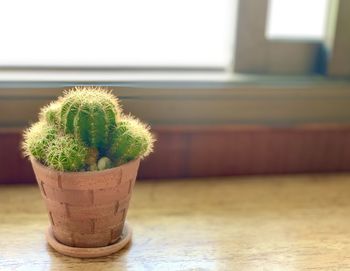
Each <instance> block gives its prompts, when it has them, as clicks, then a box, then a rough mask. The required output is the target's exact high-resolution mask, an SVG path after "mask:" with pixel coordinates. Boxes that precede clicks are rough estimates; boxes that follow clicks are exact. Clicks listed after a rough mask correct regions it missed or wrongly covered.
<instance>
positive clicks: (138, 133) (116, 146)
mask: <svg viewBox="0 0 350 271" xmlns="http://www.w3.org/2000/svg"><path fill="white" fill-rule="evenodd" d="M153 141H154V139H153V137H152V135H151V133H150V131H149V127H148V126H147V125H145V124H143V123H141V122H140V121H139V120H138V119H136V118H134V117H132V116H126V117H123V118H122V119H121V120H120V122H119V123H118V125H117V126H116V127H115V129H114V131H113V132H112V136H111V146H110V148H109V156H110V157H111V158H112V159H113V160H114V161H116V163H117V164H118V165H121V164H124V163H126V162H129V161H131V160H133V159H134V157H141V158H143V157H145V156H147V155H148V154H149V153H151V152H152V147H153Z"/></svg>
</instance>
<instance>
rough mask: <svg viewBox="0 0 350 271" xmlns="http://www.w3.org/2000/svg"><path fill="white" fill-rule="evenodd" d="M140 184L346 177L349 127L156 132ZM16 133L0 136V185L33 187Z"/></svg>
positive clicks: (160, 129)
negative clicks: (174, 180) (219, 178)
mask: <svg viewBox="0 0 350 271" xmlns="http://www.w3.org/2000/svg"><path fill="white" fill-rule="evenodd" d="M153 130H154V131H155V133H156V136H157V138H158V141H157V143H156V146H155V152H154V154H152V155H151V156H150V157H149V158H147V159H146V160H145V161H143V162H142V163H141V168H140V172H139V178H140V179H163V178H186V177H214V176H230V175H245V174H286V173H312V172H315V173H316V172H317V173H322V172H344V171H350V126H349V125H307V126H297V127H289V128H273V127H267V126H238V125H227V126H162V127H161V126H158V127H154V129H153ZM20 140H21V135H20V133H19V132H7V133H5V132H3V133H0V150H1V151H0V183H33V182H34V181H35V180H34V175H33V172H32V169H31V166H30V164H29V162H28V161H27V160H26V159H24V158H22V156H21V153H20V149H19V142H20Z"/></svg>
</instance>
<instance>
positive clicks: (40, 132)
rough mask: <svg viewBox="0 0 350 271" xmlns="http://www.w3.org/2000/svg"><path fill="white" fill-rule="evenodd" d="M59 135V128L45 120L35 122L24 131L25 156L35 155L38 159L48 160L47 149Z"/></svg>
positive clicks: (23, 145) (23, 147)
mask: <svg viewBox="0 0 350 271" xmlns="http://www.w3.org/2000/svg"><path fill="white" fill-rule="evenodd" d="M56 137H57V129H56V128H54V127H53V126H51V125H48V124H47V123H46V122H45V121H39V122H37V123H34V124H33V125H32V126H31V127H30V128H28V129H27V130H25V131H24V141H23V143H22V149H23V153H24V155H25V156H30V155H32V156H34V157H35V158H36V159H37V160H38V161H40V162H44V161H45V160H46V151H47V148H48V146H49V145H50V144H51V141H52V140H54V139H55V138H56Z"/></svg>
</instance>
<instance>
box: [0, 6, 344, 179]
mask: <svg viewBox="0 0 350 271" xmlns="http://www.w3.org/2000/svg"><path fill="white" fill-rule="evenodd" d="M0 14H1V15H0V37H1V43H0V183H34V182H35V179H34V175H33V172H32V169H31V166H30V164H29V162H28V161H26V159H23V158H22V156H21V152H20V147H19V145H20V141H21V134H22V131H23V129H24V128H25V127H27V126H28V125H29V124H30V123H32V122H34V121H36V119H37V113H38V111H39V108H40V107H42V106H43V105H45V104H48V103H49V102H50V101H51V100H53V99H55V98H56V97H57V96H59V95H60V94H61V93H62V91H63V90H64V89H68V88H70V87H72V86H76V85H100V86H105V87H108V88H109V89H111V90H112V91H113V92H114V93H115V94H116V95H118V96H119V98H120V99H121V102H122V104H123V105H124V109H125V110H126V111H130V112H133V114H134V115H136V116H137V117H139V118H140V119H142V120H143V121H146V122H149V123H150V124H151V125H152V127H153V131H154V133H155V134H156V135H157V138H158V142H157V144H156V148H155V153H154V154H153V155H151V157H149V158H147V159H146V160H145V162H144V163H143V164H142V165H141V170H140V178H142V179H159V178H187V177H213V176H232V175H248V174H290V173H307V172H315V173H321V172H342V171H349V170H350V125H349V123H350V51H349V48H350V17H349V16H348V14H350V1H348V0H308V1H302V0H186V1H185V0H177V1H170V0H149V1H140V0H129V1H115V0H114V1H112V0H100V1H92V0H91V1H90V0H88V1H87V0H85V1H82V0H76V1H68V0H61V1H47V0H45V1H44V0H33V1H22V0H11V1H9V0H5V1H1V3H0Z"/></svg>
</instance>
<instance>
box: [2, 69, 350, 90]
mask: <svg viewBox="0 0 350 271" xmlns="http://www.w3.org/2000/svg"><path fill="white" fill-rule="evenodd" d="M349 83H350V78H329V77H325V76H321V75H302V76H301V75H256V74H233V73H231V72H225V71H220V70H218V71H215V70H213V71H167V70H165V71H162V70H153V71H120V70H119V71H115V70H101V71H98V70H54V69H35V70H20V69H19V70H0V88H1V87H2V88H4V87H5V88H32V87H35V88H40V87H66V86H69V85H77V84H101V85H109V86H128V87H152V88H158V87H159V88H164V87H179V86H182V87H191V88H192V87H193V88H196V87H200V88H213V87H214V88H215V87H218V88H222V87H235V86H261V87H281V86H294V87H298V86H301V87H305V86H317V85H330V84H331V85H334V84H336V85H337V86H338V85H343V84H344V85H346V84H349Z"/></svg>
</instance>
